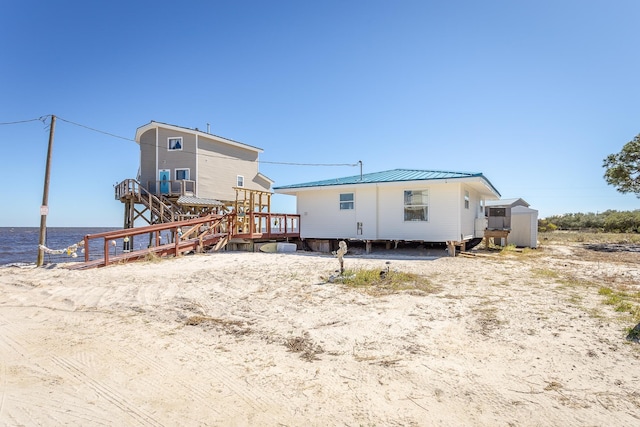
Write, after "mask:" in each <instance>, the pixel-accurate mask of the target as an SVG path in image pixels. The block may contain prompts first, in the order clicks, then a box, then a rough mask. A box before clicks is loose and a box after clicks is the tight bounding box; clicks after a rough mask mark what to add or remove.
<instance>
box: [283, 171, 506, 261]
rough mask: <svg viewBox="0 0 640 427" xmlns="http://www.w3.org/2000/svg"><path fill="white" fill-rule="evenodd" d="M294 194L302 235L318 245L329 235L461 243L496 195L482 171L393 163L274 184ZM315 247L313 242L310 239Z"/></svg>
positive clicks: (472, 234)
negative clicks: (353, 172)
mask: <svg viewBox="0 0 640 427" xmlns="http://www.w3.org/2000/svg"><path fill="white" fill-rule="evenodd" d="M274 191H275V192H276V193H280V194H289V195H294V196H296V211H297V213H298V214H299V215H300V237H301V238H302V239H306V240H310V241H311V243H312V244H315V245H316V246H319V247H320V248H322V246H323V245H325V249H326V245H330V246H333V242H331V241H332V240H336V239H352V240H361V241H364V242H366V245H367V250H370V249H371V244H372V243H375V242H387V243H390V242H394V241H395V242H398V241H412V242H432V243H445V242H446V243H448V244H449V246H450V247H452V246H462V247H464V245H465V244H466V243H468V242H469V241H471V240H472V239H482V238H483V237H484V231H485V229H486V227H487V219H486V217H485V206H486V202H487V201H489V200H497V199H499V198H500V193H499V192H498V190H497V189H496V188H495V187H494V186H493V185H492V184H491V182H489V180H488V179H487V178H486V177H485V176H484V175H483V174H481V173H465V172H446V171H434V170H413V169H394V170H388V171H382V172H375V173H368V174H363V175H356V176H349V177H344V178H334V179H327V180H324V181H315V182H306V183H301V184H292V185H285V186H278V187H274ZM312 248H313V245H312Z"/></svg>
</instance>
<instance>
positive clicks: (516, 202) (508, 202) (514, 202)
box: [486, 198, 529, 208]
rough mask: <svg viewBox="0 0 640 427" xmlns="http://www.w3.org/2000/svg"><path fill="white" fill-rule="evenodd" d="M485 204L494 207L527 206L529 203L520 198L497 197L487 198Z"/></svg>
mask: <svg viewBox="0 0 640 427" xmlns="http://www.w3.org/2000/svg"><path fill="white" fill-rule="evenodd" d="M486 206H489V207H492V208H495V207H514V206H524V207H527V208H528V207H529V203H527V202H526V201H525V200H523V199H521V198H513V199H499V200H487V204H486Z"/></svg>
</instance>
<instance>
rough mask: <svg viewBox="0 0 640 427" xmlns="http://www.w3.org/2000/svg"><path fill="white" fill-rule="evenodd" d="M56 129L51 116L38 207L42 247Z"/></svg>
mask: <svg viewBox="0 0 640 427" xmlns="http://www.w3.org/2000/svg"><path fill="white" fill-rule="evenodd" d="M55 128H56V116H54V115H52V116H51V126H50V127H49V148H48V149H47V164H46V166H45V171H44V190H43V192H42V206H40V241H39V244H40V245H44V243H45V242H46V240H47V239H46V237H47V215H48V214H49V176H50V175H51V151H52V149H53V133H54V131H55ZM42 264H44V250H42V248H40V247H39V246H38V262H37V263H36V265H37V266H38V267H41V266H42Z"/></svg>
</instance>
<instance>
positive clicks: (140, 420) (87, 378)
mask: <svg viewBox="0 0 640 427" xmlns="http://www.w3.org/2000/svg"><path fill="white" fill-rule="evenodd" d="M52 361H53V362H54V363H56V364H57V365H58V366H59V367H60V368H62V369H63V370H64V371H66V372H67V373H68V374H69V375H71V376H72V377H74V378H75V379H77V380H78V381H80V382H81V383H82V384H86V385H88V386H89V387H90V388H91V389H93V390H94V391H95V392H96V393H97V395H98V396H100V397H102V398H104V399H105V400H106V401H108V402H109V403H111V404H112V405H113V406H115V407H116V408H118V409H120V410H121V411H122V413H123V414H125V415H127V416H129V417H130V418H131V419H132V420H133V421H134V422H135V423H136V424H139V425H143V426H153V427H158V426H162V425H163V424H162V423H160V422H159V421H157V420H155V419H154V418H153V417H152V416H151V415H150V414H147V413H146V412H145V411H143V410H142V409H140V408H138V407H137V406H136V405H134V404H132V403H131V402H129V400H128V399H127V398H126V397H125V396H123V395H122V394H121V393H119V392H118V391H116V390H114V389H113V388H112V387H110V386H109V385H108V384H106V383H105V382H103V381H99V380H97V379H95V378H93V377H92V376H91V375H89V374H87V373H85V371H84V370H83V369H82V366H78V364H77V363H75V362H74V361H73V360H70V359H65V358H61V357H56V356H54V357H53V358H52Z"/></svg>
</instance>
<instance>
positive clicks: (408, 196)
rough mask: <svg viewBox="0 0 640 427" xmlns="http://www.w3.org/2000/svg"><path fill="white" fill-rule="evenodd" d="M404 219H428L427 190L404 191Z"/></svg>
mask: <svg viewBox="0 0 640 427" xmlns="http://www.w3.org/2000/svg"><path fill="white" fill-rule="evenodd" d="M404 220H405V221H429V192H428V191H427V190H405V191H404Z"/></svg>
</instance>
